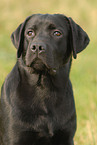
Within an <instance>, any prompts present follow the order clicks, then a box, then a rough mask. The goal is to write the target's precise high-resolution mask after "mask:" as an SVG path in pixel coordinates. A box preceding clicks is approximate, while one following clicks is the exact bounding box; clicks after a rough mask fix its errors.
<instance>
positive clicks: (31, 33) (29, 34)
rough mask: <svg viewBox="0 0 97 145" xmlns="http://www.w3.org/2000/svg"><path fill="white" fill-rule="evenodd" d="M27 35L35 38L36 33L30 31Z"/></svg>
mask: <svg viewBox="0 0 97 145" xmlns="http://www.w3.org/2000/svg"><path fill="white" fill-rule="evenodd" d="M27 35H28V36H29V37H34V36H35V33H34V31H32V30H30V31H28V32H27Z"/></svg>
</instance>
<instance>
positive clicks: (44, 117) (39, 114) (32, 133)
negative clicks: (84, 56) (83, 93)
mask: <svg viewBox="0 0 97 145" xmlns="http://www.w3.org/2000/svg"><path fill="white" fill-rule="evenodd" d="M11 40H12V42H13V44H14V46H15V47H16V49H17V62H16V64H15V66H14V68H13V69H12V71H11V72H10V73H9V75H8V76H7V78H6V79H5V82H4V84H3V86H2V89H1V101H0V145H74V141H73V140H74V139H73V138H74V135H75V132H76V126H77V125H76V109H75V102H74V96H73V89H72V84H71V81H70V79H69V74H70V68H71V64H72V58H74V59H76V58H77V54H78V53H80V52H81V51H82V50H84V49H85V48H86V46H87V45H88V44H89V37H88V35H87V34H86V32H85V31H84V30H83V29H82V28H81V27H80V26H79V25H78V24H76V23H75V22H74V20H73V19H72V18H70V17H66V16H64V15H61V14H53V15H51V14H33V15H31V16H29V17H27V19H26V20H25V21H24V22H23V23H22V24H20V25H19V26H18V28H17V29H16V30H15V31H14V32H13V33H12V35H11Z"/></svg>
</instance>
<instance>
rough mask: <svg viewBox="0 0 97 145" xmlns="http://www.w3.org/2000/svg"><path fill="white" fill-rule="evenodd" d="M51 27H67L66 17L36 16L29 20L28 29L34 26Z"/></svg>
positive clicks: (57, 15)
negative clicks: (52, 25)
mask: <svg viewBox="0 0 97 145" xmlns="http://www.w3.org/2000/svg"><path fill="white" fill-rule="evenodd" d="M42 24H43V25H46V26H48V25H50V24H54V25H55V26H56V27H66V25H67V21H66V19H65V16H63V15H59V14H53V15H51V14H34V15H32V16H31V18H30V19H29V20H28V22H27V25H26V28H28V27H31V26H33V25H41V26H42Z"/></svg>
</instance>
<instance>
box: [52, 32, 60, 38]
mask: <svg viewBox="0 0 97 145" xmlns="http://www.w3.org/2000/svg"><path fill="white" fill-rule="evenodd" d="M53 35H54V36H57V37H59V36H61V35H62V33H61V32H60V31H55V32H54V33H53Z"/></svg>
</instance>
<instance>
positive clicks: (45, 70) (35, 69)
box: [27, 59, 56, 75]
mask: <svg viewBox="0 0 97 145" xmlns="http://www.w3.org/2000/svg"><path fill="white" fill-rule="evenodd" d="M27 68H28V71H29V72H30V73H31V74H33V73H37V74H40V73H41V74H51V75H55V74H56V69H53V68H51V67H50V66H48V65H47V64H46V63H44V62H43V61H42V60H41V59H36V60H34V61H33V62H32V63H31V64H30V65H28V66H27Z"/></svg>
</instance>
